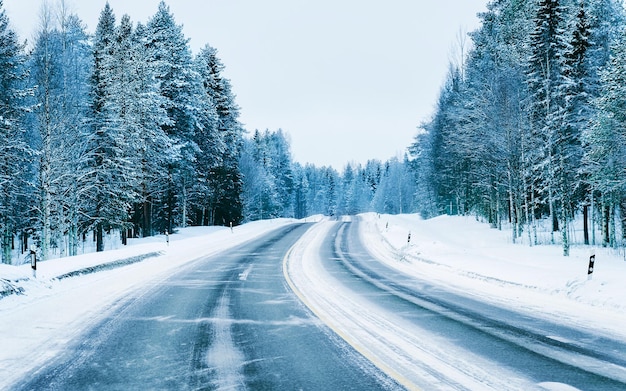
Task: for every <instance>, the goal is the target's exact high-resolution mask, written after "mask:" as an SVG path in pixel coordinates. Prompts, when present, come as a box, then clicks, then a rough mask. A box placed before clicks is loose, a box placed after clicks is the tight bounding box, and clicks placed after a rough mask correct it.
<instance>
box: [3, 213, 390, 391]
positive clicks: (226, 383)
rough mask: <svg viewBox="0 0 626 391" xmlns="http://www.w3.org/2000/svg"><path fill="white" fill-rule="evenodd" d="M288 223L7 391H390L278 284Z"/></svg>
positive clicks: (295, 232) (124, 308) (135, 303)
mask: <svg viewBox="0 0 626 391" xmlns="http://www.w3.org/2000/svg"><path fill="white" fill-rule="evenodd" d="M309 228H310V225H306V224H294V225H290V226H287V227H283V228H279V229H277V230H276V231H273V232H272V233H270V234H268V235H266V236H264V237H263V238H260V239H257V240H255V241H253V242H249V243H247V244H244V245H242V246H240V247H239V248H237V249H234V250H232V251H229V252H225V253H222V254H219V255H216V256H211V257H208V258H205V259H201V260H198V261H196V262H194V263H193V264H191V265H189V266H187V267H185V268H184V269H182V270H180V271H179V272H177V273H175V274H174V275H172V276H171V277H170V278H168V279H167V280H165V281H163V282H160V283H159V284H158V285H154V286H151V287H149V288H146V289H144V290H142V291H140V292H137V293H136V294H133V295H132V297H127V298H126V299H125V300H124V304H123V305H120V306H118V308H119V310H116V311H114V312H113V313H111V314H108V315H107V316H106V318H104V319H103V320H102V321H101V322H100V323H99V324H98V325H97V326H96V327H95V328H94V329H92V330H90V331H89V332H88V333H86V334H85V335H83V336H82V337H81V338H80V339H79V340H77V341H73V342H72V343H70V344H69V346H68V348H67V349H66V350H65V351H64V353H63V354H61V355H60V356H59V357H56V358H55V359H54V360H53V361H52V362H50V364H49V365H47V366H46V367H44V368H41V369H39V370H38V371H36V373H33V374H31V375H30V376H29V377H28V378H26V379H22V380H21V381H20V382H19V383H18V384H16V385H15V386H14V387H12V389H15V390H44V389H45V390H145V389H150V390H174V389H175V390H213V389H215V390H218V389H219V390H222V389H229V390H245V389H251V390H298V389H304V390H331V389H332V390H350V389H354V390H366V389H398V388H399V387H398V385H397V383H395V382H394V381H393V380H392V379H390V378H389V377H388V376H386V375H385V374H384V373H382V372H381V371H380V370H379V369H378V368H376V367H375V366H373V365H372V364H371V363H370V362H369V361H367V360H366V359H365V358H364V357H363V356H361V355H360V354H359V353H357V352H356V351H355V350H354V349H352V348H351V347H350V346H349V345H347V344H346V343H345V342H344V341H343V340H341V339H340V338H337V337H336V335H335V334H334V333H333V332H331V331H330V330H329V329H328V328H327V327H326V326H325V325H324V324H322V322H320V321H319V319H317V318H316V317H315V316H314V315H313V314H312V313H311V312H310V311H309V310H308V309H307V308H306V307H304V306H303V305H302V304H301V303H300V301H299V300H298V299H297V297H296V296H295V295H294V294H293V292H292V291H291V290H290V289H289V287H288V286H287V285H286V283H285V281H284V279H283V274H282V263H281V260H282V259H283V257H284V255H285V253H287V251H288V249H289V248H290V247H291V246H292V245H293V244H294V243H295V242H296V241H297V240H298V239H299V238H300V237H301V236H302V235H303V233H305V232H306V231H307V230H308V229H309Z"/></svg>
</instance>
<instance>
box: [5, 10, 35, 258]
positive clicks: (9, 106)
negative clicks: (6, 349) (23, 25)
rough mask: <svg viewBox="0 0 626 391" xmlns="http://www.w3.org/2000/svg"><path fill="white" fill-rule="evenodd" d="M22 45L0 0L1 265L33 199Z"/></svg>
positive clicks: (25, 223)
mask: <svg viewBox="0 0 626 391" xmlns="http://www.w3.org/2000/svg"><path fill="white" fill-rule="evenodd" d="M25 61H26V58H25V56H24V53H23V45H21V44H19V43H18V39H17V35H16V34H15V32H14V31H13V30H12V29H11V28H10V27H9V18H8V17H7V15H6V13H5V11H4V4H3V1H2V0H0V85H1V86H2V88H0V251H1V252H2V262H3V263H11V250H12V248H13V247H14V235H15V233H16V232H17V231H18V230H19V229H23V228H26V226H27V225H28V222H27V221H25V216H27V212H28V211H27V210H26V208H28V207H32V205H29V204H30V202H29V200H32V198H31V194H30V190H29V187H28V184H27V179H28V178H27V177H26V174H27V173H28V171H29V168H30V164H29V160H30V159H32V156H33V153H32V150H31V149H30V148H29V147H28V145H27V143H26V141H25V138H24V132H25V130H24V126H23V123H22V121H23V118H24V114H25V112H26V109H27V106H26V101H25V98H26V97H27V96H28V95H29V94H31V93H32V91H31V90H29V89H27V88H25V79H26V77H27V73H26V69H25V66H24V65H25Z"/></svg>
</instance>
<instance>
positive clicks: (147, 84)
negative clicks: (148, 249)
mask: <svg viewBox="0 0 626 391" xmlns="http://www.w3.org/2000/svg"><path fill="white" fill-rule="evenodd" d="M223 71H224V64H223V63H222V62H221V60H220V59H219V57H218V52H217V50H216V49H215V48H213V47H211V46H209V45H206V46H205V47H204V48H202V49H201V50H200V51H199V53H195V54H194V53H192V52H191V50H190V48H189V45H188V39H187V38H186V37H185V36H184V34H183V31H182V26H181V25H178V24H177V22H176V20H175V17H174V15H173V14H172V13H171V11H170V9H169V7H168V6H167V4H166V3H165V2H161V3H160V5H159V7H158V10H157V11H156V13H155V14H154V16H152V17H151V18H150V20H148V22H147V23H145V24H143V23H134V22H133V21H131V19H130V17H129V16H127V15H124V16H122V17H121V19H119V20H118V19H117V18H116V16H115V13H114V10H113V9H112V8H111V7H110V6H109V4H108V3H107V5H106V6H105V7H104V9H103V10H102V11H101V14H100V17H99V19H98V25H97V27H96V30H95V33H93V34H90V33H89V32H87V31H86V26H85V25H84V23H83V22H82V21H81V20H80V19H79V18H78V17H77V16H76V15H74V14H72V13H70V12H69V11H68V10H67V9H66V8H65V7H64V3H63V2H61V3H60V4H59V5H54V6H52V5H47V4H45V3H44V6H42V9H41V11H40V15H39V24H38V28H37V31H36V32H35V38H34V40H33V42H30V43H22V42H21V41H20V38H19V37H18V36H17V35H16V34H15V32H14V31H13V30H12V29H11V28H10V21H9V18H8V17H7V15H6V14H5V12H4V8H3V4H2V1H1V0H0V85H1V87H0V236H1V241H0V248H1V251H2V262H3V263H7V264H12V263H16V262H19V260H18V259H16V258H18V257H17V256H15V254H16V253H17V254H20V253H24V252H27V251H29V250H32V247H33V246H35V248H36V252H37V254H38V259H40V260H45V259H48V258H50V257H52V256H54V257H59V256H71V255H76V254H78V253H79V251H80V249H81V243H84V242H85V241H93V242H95V248H96V250H97V251H102V250H103V249H104V242H105V240H106V238H107V236H110V235H118V234H119V235H120V239H121V241H122V243H123V244H126V242H127V240H128V238H135V237H147V236H152V235H155V234H163V233H166V232H168V233H173V232H176V229H177V228H180V227H186V226H199V225H224V226H229V225H238V224H241V223H243V222H247V221H252V220H257V219H270V218H277V217H295V218H303V217H307V216H310V215H314V214H324V215H329V216H337V215H340V214H354V213H357V212H361V211H366V210H374V209H376V210H381V211H383V210H384V211H387V212H391V213H398V212H402V211H410V210H412V209H413V204H412V202H413V193H414V190H413V186H414V181H413V180H411V179H410V172H409V170H408V169H407V167H408V166H407V164H406V162H407V161H408V160H407V159H408V158H405V159H404V161H399V160H398V159H392V160H390V161H388V162H385V163H382V162H379V161H371V162H368V163H367V165H366V167H361V166H360V165H348V166H346V167H345V169H344V171H343V173H341V174H340V173H339V172H338V171H337V170H336V169H334V168H331V167H315V166H313V165H310V164H307V165H305V166H302V165H300V164H299V163H296V162H294V161H293V159H292V157H291V154H290V145H289V142H288V137H287V135H286V134H285V133H284V132H283V131H282V130H280V129H277V130H273V131H270V130H264V131H259V130H255V131H252V132H250V131H249V130H246V129H244V127H243V125H242V124H241V123H240V121H239V111H240V109H239V107H238V105H237V103H236V96H235V93H234V92H233V91H232V86H231V82H230V80H228V79H227V78H225V77H224V76H223Z"/></svg>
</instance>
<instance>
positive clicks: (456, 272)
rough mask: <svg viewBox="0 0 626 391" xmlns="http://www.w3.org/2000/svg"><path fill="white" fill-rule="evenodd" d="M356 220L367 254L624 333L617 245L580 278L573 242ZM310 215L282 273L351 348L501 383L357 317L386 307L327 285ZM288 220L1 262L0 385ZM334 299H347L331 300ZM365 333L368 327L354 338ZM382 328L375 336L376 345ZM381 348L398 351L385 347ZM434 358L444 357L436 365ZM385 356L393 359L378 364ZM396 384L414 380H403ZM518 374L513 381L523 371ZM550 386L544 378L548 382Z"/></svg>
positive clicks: (624, 274)
mask: <svg viewBox="0 0 626 391" xmlns="http://www.w3.org/2000/svg"><path fill="white" fill-rule="evenodd" d="M361 219H362V221H363V224H361V235H362V238H363V239H364V243H365V244H366V245H367V247H368V249H369V251H371V252H372V254H374V255H375V257H376V258H378V259H379V260H380V261H381V262H385V263H387V264H388V265H391V266H392V267H394V268H397V269H398V270H400V271H402V272H403V273H406V274H409V275H414V276H415V277H416V278H420V279H428V280H429V281H431V282H435V283H437V284H440V285H443V286H445V287H447V288H449V289H453V290H458V291H461V292H463V293H464V294H467V295H473V296H476V297H479V298H480V299H481V300H486V301H490V302H493V303H496V304H498V305H501V306H506V307H511V308H513V309H515V310H517V311H522V312H528V313H532V314H533V315H534V316H542V317H545V318H550V319H559V321H561V322H566V323H570V324H575V325H579V326H580V327H586V328H589V329H593V330H596V331H597V332H602V333H605V334H607V335H610V336H612V337H614V338H618V339H626V330H623V325H624V324H626V308H625V307H626V289H625V288H624V285H623V281H626V262H625V261H624V257H623V254H620V253H619V252H618V251H616V250H613V249H607V248H602V247H599V248H595V249H594V251H595V255H596V262H595V270H594V273H593V277H592V278H591V279H588V276H587V266H588V262H589V254H590V248H589V247H588V246H580V247H574V248H572V251H571V256H570V257H563V256H562V254H561V248H560V247H559V246H558V245H541V246H533V247H531V246H529V245H527V244H514V243H511V238H510V232H507V231H499V230H495V229H491V228H490V227H489V226H488V225H487V224H485V223H482V222H479V221H476V219H474V218H471V217H450V216H441V217H438V218H434V219H430V220H423V219H421V218H420V217H419V216H417V215H397V216H391V215H378V214H373V213H372V214H364V215H361ZM314 220H315V221H319V220H323V221H322V222H320V223H319V224H316V225H314V226H313V227H312V229H311V230H309V231H308V232H307V234H305V236H304V237H303V238H302V240H301V241H299V242H298V243H297V244H296V245H295V246H294V247H293V248H292V250H291V251H290V254H289V256H288V257H287V258H286V259H287V261H286V263H285V272H286V273H285V275H286V276H287V278H288V279H289V282H290V284H291V286H292V287H293V288H294V290H295V291H296V292H297V293H298V294H299V296H300V297H301V298H302V300H303V301H304V302H305V303H306V304H307V305H309V307H311V308H312V309H314V312H315V313H316V314H317V315H318V316H320V318H321V319H322V320H323V321H324V322H326V323H328V324H330V325H331V327H333V329H334V330H336V331H337V332H338V333H339V334H340V335H341V336H342V337H343V338H345V339H346V340H347V341H349V342H350V343H352V344H353V346H355V347H357V349H358V350H360V351H361V353H363V354H364V355H365V356H367V357H370V358H372V359H374V360H379V361H378V362H377V365H379V366H381V367H383V368H384V369H385V370H387V372H391V373H394V374H396V375H397V376H395V377H396V378H400V379H403V378H405V377H406V376H410V374H411V372H413V375H411V376H415V378H420V379H422V380H421V381H422V382H423V381H424V380H423V379H429V376H430V372H429V370H430V369H432V368H436V369H437V371H442V372H444V373H445V374H446V376H448V377H449V378H452V379H455V380H456V381H458V382H459V383H464V384H470V385H471V384H475V385H476V386H477V387H478V383H481V382H483V381H489V382H492V383H491V385H492V386H493V387H494V388H497V387H498V386H499V385H501V384H499V383H498V375H501V377H500V378H501V379H509V380H510V379H511V378H512V377H509V376H508V374H506V373H504V374H503V373H502V371H503V370H502V369H497V368H492V367H489V365H490V364H489V363H484V365H485V367H484V368H485V369H484V372H483V373H476V372H471V373H470V372H468V370H467V368H464V367H463V365H462V363H460V362H458V361H455V355H457V354H466V352H458V351H456V350H455V347H454V346H453V345H452V344H451V343H450V342H446V341H440V340H435V341H426V342H427V343H425V341H424V340H423V339H422V340H416V339H415V338H413V339H411V338H412V337H411V335H416V334H414V333H419V330H413V329H409V327H413V326H409V325H406V324H404V323H402V321H401V320H400V319H399V318H396V317H393V316H391V315H390V316H389V317H388V318H385V319H384V322H382V323H381V321H380V318H375V317H373V316H372V317H369V316H367V314H368V313H376V312H380V311H384V309H381V308H380V306H376V305H375V304H372V303H371V302H369V301H366V300H363V299H362V298H360V297H358V296H355V295H354V294H353V293H350V292H348V290H347V289H344V288H343V287H341V286H339V285H332V281H333V280H332V279H331V278H330V277H329V276H328V275H327V273H325V272H324V270H323V268H320V267H319V262H315V257H317V255H316V254H318V252H317V251H316V250H317V248H318V247H319V245H320V243H321V240H322V238H323V237H324V235H325V234H326V233H327V232H328V230H329V227H330V226H331V224H333V222H330V221H328V220H326V219H321V218H320V217H316V218H309V219H308V221H314ZM293 221H294V220H289V219H280V220H270V221H260V222H255V223H250V224H245V225H243V226H240V227H235V229H234V230H232V231H231V230H230V229H229V228H215V227H212V228H207V227H205V228H187V229H182V230H180V232H179V233H177V234H172V235H170V236H169V243H167V242H166V238H165V237H164V236H157V237H154V238H149V239H142V240H135V241H133V242H131V244H130V245H129V246H126V247H124V248H122V249H117V250H111V251H106V252H103V253H93V254H84V255H80V256H77V257H70V258H61V259H56V260H49V261H45V262H40V263H39V264H38V268H37V276H36V278H34V277H33V273H32V270H31V268H30V265H29V264H24V265H21V266H7V265H1V266H0V281H3V282H4V284H5V285H10V287H11V288H12V289H14V290H15V291H17V292H21V293H19V294H18V293H14V294H9V295H7V296H5V297H3V298H1V299H0V320H1V321H0V335H1V336H2V337H1V341H0V345H1V346H2V349H1V350H0V388H4V387H6V386H8V385H10V384H11V383H12V382H14V381H15V380H16V379H18V378H20V377H22V376H24V375H25V374H28V373H31V372H32V371H33V370H35V369H36V368H38V367H41V366H42V365H43V364H45V363H46V362H47V361H49V360H50V359H51V358H52V357H54V356H55V355H57V354H59V353H62V352H63V351H64V349H65V348H66V346H67V344H68V343H69V341H71V340H72V338H74V337H76V336H78V335H80V334H81V333H82V332H84V331H86V330H88V329H89V328H90V326H93V325H94V324H95V323H96V322H98V321H99V320H100V319H102V317H103V316H105V315H106V314H107V313H111V312H113V311H115V310H116V309H117V308H119V307H120V306H121V305H122V299H123V298H124V297H125V296H127V295H128V294H129V293H131V292H138V291H139V292H140V291H141V289H144V288H146V287H149V286H154V285H155V284H159V282H160V281H163V280H164V279H166V278H167V277H168V275H169V274H171V273H172V272H173V271H175V270H176V269H178V268H181V267H186V266H189V265H191V264H192V262H193V261H194V260H195V259H198V258H200V257H204V256H207V255H211V254H216V253H218V252H220V251H223V250H226V249H228V248H232V247H234V246H236V245H237V244H239V243H243V242H244V241H247V240H253V239H255V238H258V237H260V236H261V235H263V234H264V233H267V232H269V231H270V230H273V229H275V228H278V227H280V226H283V225H285V224H290V223H292V222H293ZM409 233H410V235H411V238H410V241H409V240H408V235H409ZM146 254H147V255H149V258H147V259H143V260H141V261H140V262H135V263H132V264H129V265H127V266H123V267H118V268H114V269H106V268H104V269H103V270H102V271H99V272H96V273H91V274H87V275H81V276H77V277H72V278H65V279H62V280H58V279H57V277H59V276H62V275H66V274H68V273H70V272H72V271H76V270H82V269H86V268H93V267H98V266H99V265H103V264H110V263H111V262H116V261H120V260H126V259H131V258H133V257H138V256H142V255H146ZM95 270H97V268H96V269H95ZM249 272H250V271H244V273H242V275H241V276H240V278H244V279H245V278H246V277H247V276H246V273H249ZM3 288H5V287H0V290H2V289H3ZM320 292H325V293H323V294H322V293H320ZM338 297H341V298H342V301H343V303H344V304H345V305H347V307H346V306H345V305H344V306H343V307H338V306H337V302H338V299H337V298H338ZM362 306H369V308H368V309H369V310H371V311H365V312H364V311H363V307H362ZM338 311H340V312H338ZM396 322H397V323H396ZM403 328H406V329H403ZM364 329H366V330H370V333H369V334H368V335H363V330H364ZM403 330H404V331H403ZM407 330H410V332H407ZM380 335H383V336H385V339H383V340H380V341H381V342H380V343H376V341H377V340H378V338H379V337H380ZM363 338H364V339H363ZM363 341H366V342H367V343H364V342H363ZM406 341H412V342H410V343H406ZM389 346H402V347H403V348H402V350H393V349H390V348H389ZM380 357H383V358H382V359H381V358H380ZM384 357H387V358H384ZM416 357H419V362H416V359H415V358H416ZM442 357H444V358H446V359H449V360H450V361H449V362H444V361H442V359H441V358H442ZM386 360H390V361H386ZM475 360H480V358H479V357H476V358H475ZM385 362H393V363H401V365H400V366H398V367H396V366H394V367H391V366H387V367H385ZM407 374H409V375H407ZM494 374H495V375H494ZM511 376H512V375H511ZM431 380H432V381H436V379H434V378H431ZM406 381H407V384H409V383H411V384H414V383H415V382H418V381H417V380H416V379H413V378H411V379H407V380H406ZM519 381H520V382H521V383H520V384H523V379H521V380H519ZM558 387H559V385H556V384H554V385H545V388H548V389H558ZM478 388H480V387H478Z"/></svg>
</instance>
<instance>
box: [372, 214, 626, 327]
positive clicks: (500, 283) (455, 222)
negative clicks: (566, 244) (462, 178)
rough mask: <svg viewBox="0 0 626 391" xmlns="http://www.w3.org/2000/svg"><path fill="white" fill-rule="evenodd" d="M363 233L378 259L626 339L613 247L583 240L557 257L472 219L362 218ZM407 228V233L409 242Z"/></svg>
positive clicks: (625, 267)
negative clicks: (589, 271)
mask: <svg viewBox="0 0 626 391" xmlns="http://www.w3.org/2000/svg"><path fill="white" fill-rule="evenodd" d="M361 217H362V220H363V222H364V224H362V225H361V235H362V238H363V239H364V243H365V244H366V246H367V247H368V249H369V251H370V252H371V253H372V254H373V255H374V256H375V257H376V258H378V259H380V260H381V261H382V262H385V263H387V264H388V265H390V266H393V267H394V268H396V269H398V270H401V271H402V272H404V273H407V274H410V275H413V276H415V277H416V278H420V279H427V280H429V281H433V282H437V283H439V284H442V285H444V286H447V287H449V288H450V289H456V290H459V291H463V292H464V293H465V294H470V295H475V296H479V297H480V298H481V299H482V300H487V301H491V302H493V303H496V304H499V305H502V306H506V307H509V308H513V309H515V310H517V311H522V312H527V313H531V314H533V315H534V316H537V315H539V316H542V317H544V318H548V319H559V320H560V321H561V322H564V321H566V322H569V323H572V324H576V325H580V326H581V327H586V328H589V329H594V330H596V331H603V332H605V333H607V334H608V335H612V336H617V337H621V338H626V330H625V329H624V324H626V285H625V284H624V282H625V281H626V262H625V261H624V259H623V257H622V256H621V255H619V254H617V252H616V251H615V250H612V249H606V248H595V249H593V251H594V252H595V254H596V261H595V270H594V273H593V277H592V279H591V280H588V277H587V268H588V265H589V256H590V251H591V248H590V247H589V246H578V247H573V248H572V249H571V254H570V256H569V257H564V256H563V255H562V248H561V247H560V246H558V245H541V246H534V247H530V246H528V245H524V244H513V243H511V237H510V235H511V234H510V232H508V231H499V230H495V229H492V228H490V227H489V225H488V224H484V223H480V222H478V221H476V219H474V218H472V217H456V216H440V217H437V218H434V219H430V220H423V219H421V218H420V217H419V216H418V215H397V216H391V215H377V214H373V213H369V214H364V215H362V216H361ZM409 233H410V235H411V238H410V242H409V240H408V239H409Z"/></svg>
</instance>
